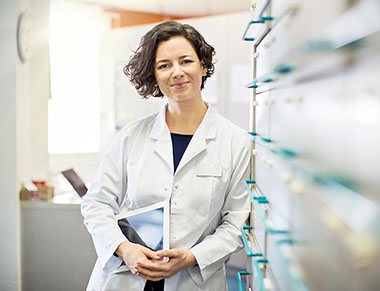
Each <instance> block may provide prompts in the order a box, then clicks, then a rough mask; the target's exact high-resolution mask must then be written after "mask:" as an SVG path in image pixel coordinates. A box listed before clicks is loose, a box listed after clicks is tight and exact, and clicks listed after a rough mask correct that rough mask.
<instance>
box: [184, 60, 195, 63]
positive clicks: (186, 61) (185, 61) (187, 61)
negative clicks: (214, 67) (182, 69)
mask: <svg viewBox="0 0 380 291" xmlns="http://www.w3.org/2000/svg"><path fill="white" fill-rule="evenodd" d="M192 62H193V61H192V60H183V63H185V64H189V63H192Z"/></svg>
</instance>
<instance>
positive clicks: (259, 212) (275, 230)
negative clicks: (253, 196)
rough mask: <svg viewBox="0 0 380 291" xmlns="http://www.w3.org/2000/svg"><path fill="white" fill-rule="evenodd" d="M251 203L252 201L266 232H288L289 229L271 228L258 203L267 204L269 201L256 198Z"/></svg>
mask: <svg viewBox="0 0 380 291" xmlns="http://www.w3.org/2000/svg"><path fill="white" fill-rule="evenodd" d="M253 203H254V207H255V210H256V211H257V213H258V214H259V217H260V219H261V221H262V222H263V224H264V226H265V230H266V232H267V233H270V234H288V233H289V231H288V230H285V229H275V228H273V227H272V226H271V225H270V223H269V222H268V219H267V217H266V216H265V213H263V210H262V207H261V205H260V204H264V203H266V204H268V203H269V201H268V200H267V201H258V200H253Z"/></svg>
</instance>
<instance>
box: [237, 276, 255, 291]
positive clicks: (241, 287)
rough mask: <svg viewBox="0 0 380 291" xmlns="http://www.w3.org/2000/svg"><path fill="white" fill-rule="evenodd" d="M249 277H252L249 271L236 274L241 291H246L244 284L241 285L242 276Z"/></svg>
mask: <svg viewBox="0 0 380 291" xmlns="http://www.w3.org/2000/svg"><path fill="white" fill-rule="evenodd" d="M248 275H251V273H250V272H248V271H240V272H237V273H236V276H237V279H238V284H239V291H244V290H243V284H242V283H241V276H248Z"/></svg>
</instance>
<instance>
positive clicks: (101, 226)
mask: <svg viewBox="0 0 380 291" xmlns="http://www.w3.org/2000/svg"><path fill="white" fill-rule="evenodd" d="M166 108H167V105H166V106H165V107H164V108H163V109H162V110H161V111H160V112H159V113H156V114H153V115H151V116H148V117H147V118H144V119H142V120H139V121H136V122H131V123H129V124H127V125H126V126H125V127H124V128H123V129H122V130H121V132H120V134H119V135H118V137H117V139H116V140H115V141H114V143H113V144H112V145H111V147H110V149H109V151H108V152H107V154H106V155H105V157H104V158H103V160H102V162H101V164H100V166H99V168H98V170H97V174H96V176H95V178H94V180H93V182H92V184H91V186H90V188H89V190H88V193H87V194H86V195H85V196H84V199H83V202H82V208H81V209H82V214H83V216H84V221H85V225H86V227H87V228H88V231H89V232H90V234H91V235H92V238H93V241H94V245H95V249H96V252H97V254H98V260H97V262H96V264H95V267H94V270H93V273H92V275H91V278H90V281H89V285H88V288H87V290H128V291H129V290H130V291H135V290H136V291H142V290H143V289H144V285H145V280H144V279H143V278H141V277H138V276H135V275H132V274H131V273H130V272H122V273H117V274H116V273H112V272H113V271H114V270H115V269H116V268H117V267H119V266H120V264H121V263H122V261H121V259H120V258H118V257H116V256H114V255H113V254H114V252H115V250H116V248H117V247H118V245H119V244H120V243H121V242H123V241H125V240H126V238H125V236H124V235H123V234H122V232H121V231H120V229H119V227H118V225H117V221H116V220H115V215H116V214H118V213H120V211H122V209H123V208H127V209H136V208H139V207H143V206H147V205H150V204H153V203H156V202H159V201H163V200H169V199H170V248H180V249H184V250H189V251H191V252H192V253H193V254H194V255H195V257H196V259H197V262H198V265H197V266H194V267H191V268H189V269H186V270H183V271H181V272H179V273H177V274H175V275H174V276H172V277H170V278H168V279H165V291H169V290H170V291H176V290H184V291H192V290H194V291H195V290H210V291H214V290H218V291H222V290H227V287H226V280H225V269H224V262H225V261H226V260H227V259H228V258H229V256H230V255H231V253H233V252H235V251H237V250H238V249H240V248H241V247H242V240H241V233H240V227H241V226H242V225H244V223H245V222H246V220H247V217H248V214H249V198H248V195H247V193H246V190H245V189H244V186H243V180H244V179H248V178H249V162H250V148H251V141H250V138H249V137H248V134H247V133H245V132H244V131H243V130H241V129H240V128H238V127H236V126H235V125H233V124H232V123H231V122H229V121H228V120H227V119H225V118H224V117H222V116H221V115H219V114H218V113H217V112H216V111H214V110H213V109H212V108H211V107H210V108H209V109H208V110H207V113H206V115H205V117H204V118H203V120H202V123H201V124H200V126H199V128H198V129H197V131H196V132H195V134H194V136H193V138H192V139H191V141H190V143H189V145H188V147H187V149H186V151H185V153H184V155H183V157H182V159H181V161H180V163H179V165H178V168H177V170H176V173H175V174H174V175H173V171H174V170H173V152H172V143H171V137H170V132H169V129H168V127H167V125H166V121H165V120H166V119H165V114H166Z"/></svg>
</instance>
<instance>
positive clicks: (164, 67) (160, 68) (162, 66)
mask: <svg viewBox="0 0 380 291" xmlns="http://www.w3.org/2000/svg"><path fill="white" fill-rule="evenodd" d="M167 67H168V65H167V64H162V65H159V66H158V67H157V69H158V70H162V69H166V68H167Z"/></svg>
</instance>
